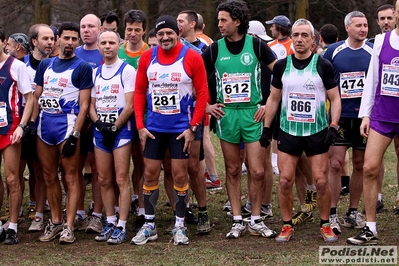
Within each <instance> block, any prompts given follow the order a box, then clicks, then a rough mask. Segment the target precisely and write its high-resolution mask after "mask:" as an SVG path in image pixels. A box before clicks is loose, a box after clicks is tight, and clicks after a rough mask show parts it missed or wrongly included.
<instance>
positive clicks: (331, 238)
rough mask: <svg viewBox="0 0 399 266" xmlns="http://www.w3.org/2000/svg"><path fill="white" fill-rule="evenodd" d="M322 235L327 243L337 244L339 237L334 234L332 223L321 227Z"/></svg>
mask: <svg viewBox="0 0 399 266" xmlns="http://www.w3.org/2000/svg"><path fill="white" fill-rule="evenodd" d="M320 233H321V235H322V236H323V239H324V241H326V242H335V241H337V240H338V236H337V235H336V234H334V231H333V230H332V228H331V225H330V223H325V224H323V225H322V226H321V227H320Z"/></svg>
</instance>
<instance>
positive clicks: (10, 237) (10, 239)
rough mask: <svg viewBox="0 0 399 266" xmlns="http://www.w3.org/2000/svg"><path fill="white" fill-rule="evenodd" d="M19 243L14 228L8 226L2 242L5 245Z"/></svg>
mask: <svg viewBox="0 0 399 266" xmlns="http://www.w3.org/2000/svg"><path fill="white" fill-rule="evenodd" d="M18 243H19V239H18V235H17V232H15V230H13V229H10V228H8V229H7V237H6V240H4V244H6V245H15V244H18Z"/></svg>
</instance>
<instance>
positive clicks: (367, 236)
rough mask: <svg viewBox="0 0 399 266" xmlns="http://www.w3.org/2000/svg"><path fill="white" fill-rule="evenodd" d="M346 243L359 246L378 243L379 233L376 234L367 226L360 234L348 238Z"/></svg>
mask: <svg viewBox="0 0 399 266" xmlns="http://www.w3.org/2000/svg"><path fill="white" fill-rule="evenodd" d="M346 243H348V244H352V245H358V246H367V245H377V243H378V238H377V234H374V233H373V232H371V230H370V228H369V227H368V226H365V227H363V231H362V232H361V233H360V234H358V235H357V236H354V237H350V238H348V239H347V240H346Z"/></svg>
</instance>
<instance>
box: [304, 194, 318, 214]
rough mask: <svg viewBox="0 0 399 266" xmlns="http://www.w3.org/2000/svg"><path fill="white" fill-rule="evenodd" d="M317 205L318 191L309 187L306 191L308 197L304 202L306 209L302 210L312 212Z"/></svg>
mask: <svg viewBox="0 0 399 266" xmlns="http://www.w3.org/2000/svg"><path fill="white" fill-rule="evenodd" d="M316 206H317V192H316V191H313V190H311V189H308V190H307V191H306V199H305V204H304V207H305V209H302V211H303V212H311V211H313V210H314V208H316Z"/></svg>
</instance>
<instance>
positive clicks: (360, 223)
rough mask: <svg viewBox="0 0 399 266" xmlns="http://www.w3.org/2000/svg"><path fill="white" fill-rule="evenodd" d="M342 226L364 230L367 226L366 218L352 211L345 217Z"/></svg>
mask: <svg viewBox="0 0 399 266" xmlns="http://www.w3.org/2000/svg"><path fill="white" fill-rule="evenodd" d="M341 225H342V226H343V227H348V228H356V229H359V228H363V227H364V226H365V225H366V217H364V215H363V214H361V213H359V212H357V211H351V212H350V213H346V216H345V217H343V219H342V222H341Z"/></svg>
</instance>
